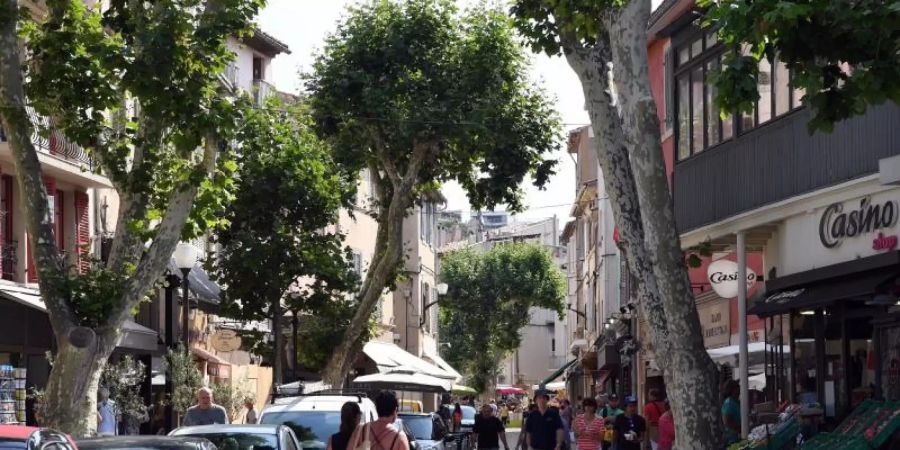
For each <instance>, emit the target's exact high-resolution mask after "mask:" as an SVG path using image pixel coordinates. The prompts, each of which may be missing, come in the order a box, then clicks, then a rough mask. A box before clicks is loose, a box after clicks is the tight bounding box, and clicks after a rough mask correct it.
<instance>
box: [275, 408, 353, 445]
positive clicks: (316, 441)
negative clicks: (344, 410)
mask: <svg viewBox="0 0 900 450" xmlns="http://www.w3.org/2000/svg"><path fill="white" fill-rule="evenodd" d="M260 422H261V423H268V424H278V425H287V426H289V427H291V429H293V430H294V434H296V435H297V438H298V439H300V441H302V442H303V448H311V447H312V448H325V444H326V443H327V442H328V438H330V437H331V435H332V434H335V433H337V432H338V429H339V428H340V427H341V413H340V411H286V412H271V413H266V414H263V416H262V420H261V421H260Z"/></svg>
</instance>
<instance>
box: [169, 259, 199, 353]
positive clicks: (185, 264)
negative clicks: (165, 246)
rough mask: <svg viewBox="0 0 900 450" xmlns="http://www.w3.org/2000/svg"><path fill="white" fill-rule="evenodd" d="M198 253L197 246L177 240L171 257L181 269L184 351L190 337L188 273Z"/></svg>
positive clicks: (188, 345)
mask: <svg viewBox="0 0 900 450" xmlns="http://www.w3.org/2000/svg"><path fill="white" fill-rule="evenodd" d="M199 253H200V252H199V251H198V250H197V247H194V246H193V245H191V244H190V243H187V242H179V243H178V246H177V247H175V252H174V253H173V254H172V257H173V258H174V259H175V267H178V268H179V269H181V289H182V294H181V295H182V300H181V311H182V312H181V327H182V328H181V333H182V340H183V341H184V350H185V351H188V349H189V348H190V339H191V338H190V331H189V330H188V313H189V308H190V302H189V301H188V288H189V287H190V285H189V282H188V274H189V273H190V272H191V269H192V268H193V267H194V264H197V258H198V257H199Z"/></svg>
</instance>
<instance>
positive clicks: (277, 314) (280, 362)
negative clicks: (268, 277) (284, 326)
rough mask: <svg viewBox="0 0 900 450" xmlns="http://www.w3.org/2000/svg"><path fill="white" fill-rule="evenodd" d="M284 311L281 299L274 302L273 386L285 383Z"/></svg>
mask: <svg viewBox="0 0 900 450" xmlns="http://www.w3.org/2000/svg"><path fill="white" fill-rule="evenodd" d="M283 316H284V311H283V310H282V309H281V298H279V299H277V300H275V301H274V302H272V337H273V338H274V339H275V358H274V361H272V372H273V375H272V384H274V385H275V386H276V387H277V386H280V385H281V383H282V382H283V381H284V340H283V339H282V338H283V337H284V336H283V334H282V333H281V320H282V318H283Z"/></svg>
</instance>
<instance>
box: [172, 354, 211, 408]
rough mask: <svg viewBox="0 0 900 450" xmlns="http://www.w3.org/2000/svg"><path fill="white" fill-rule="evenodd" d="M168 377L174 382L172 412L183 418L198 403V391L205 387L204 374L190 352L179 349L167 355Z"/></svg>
mask: <svg viewBox="0 0 900 450" xmlns="http://www.w3.org/2000/svg"><path fill="white" fill-rule="evenodd" d="M166 376H167V377H170V378H171V380H172V386H174V387H175V392H174V393H173V394H172V398H171V399H170V401H171V402H172V410H173V411H175V412H176V413H177V414H179V415H181V416H183V415H184V414H185V413H186V412H187V409H188V408H190V407H191V406H193V405H194V403H196V400H197V391H199V390H200V388H202V387H203V374H202V373H200V369H198V368H197V363H195V362H194V356H193V355H191V353H190V352H189V351H186V350H185V349H182V348H179V349H176V350H169V352H168V353H167V354H166Z"/></svg>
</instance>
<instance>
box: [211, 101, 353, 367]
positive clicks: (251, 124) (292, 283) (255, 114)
mask: <svg viewBox="0 0 900 450" xmlns="http://www.w3.org/2000/svg"><path fill="white" fill-rule="evenodd" d="M305 117H306V113H305V111H304V109H303V107H302V106H299V105H294V106H289V105H283V104H280V103H277V102H275V101H274V100H273V101H272V102H270V103H269V104H268V105H267V108H265V109H259V110H247V111H246V112H245V115H244V116H243V125H242V127H241V129H240V130H239V132H238V133H237V139H238V140H239V141H240V142H241V150H240V153H239V154H238V155H237V166H238V167H237V177H236V187H237V190H236V195H235V197H234V198H233V199H232V201H231V202H230V203H229V205H228V208H227V210H226V211H225V214H224V215H223V216H222V221H223V222H224V223H227V226H226V227H224V228H222V229H221V230H219V231H218V233H217V235H216V237H215V238H216V241H217V242H218V243H219V244H220V245H221V251H220V254H219V258H217V259H215V260H213V261H211V262H210V268H211V273H212V274H213V276H214V277H215V278H216V279H217V281H218V282H219V283H221V284H223V285H226V286H228V290H227V291H225V292H224V293H223V298H222V305H221V308H222V314H223V315H224V316H226V317H231V318H234V319H238V320H243V321H253V320H266V319H270V318H271V317H272V309H271V308H272V305H274V304H275V302H277V301H280V300H282V299H283V301H284V303H285V305H284V306H285V307H286V309H287V310H291V311H297V312H301V313H310V314H314V315H320V314H324V315H326V316H334V315H337V312H336V311H342V309H341V308H343V305H345V303H346V297H347V296H348V295H349V294H350V293H353V292H355V291H356V289H357V285H358V276H357V274H356V273H355V272H354V271H353V269H352V264H351V263H350V261H351V258H352V255H351V253H350V250H349V249H347V248H345V247H344V245H343V242H342V239H343V236H342V235H340V234H339V233H336V232H333V231H328V230H329V227H330V226H331V225H332V224H334V223H336V222H337V219H338V212H339V210H340V208H341V207H346V206H348V205H349V202H350V199H351V198H352V194H353V189H354V185H353V184H352V183H351V182H349V181H348V180H347V179H345V178H343V177H342V175H341V173H340V171H339V170H338V168H337V166H336V164H335V163H334V162H333V160H332V158H331V156H330V154H329V151H328V148H327V146H326V145H325V144H324V143H323V142H321V141H319V140H318V139H317V138H316V137H315V135H314V134H313V133H312V132H311V131H310V130H309V127H308V126H307V124H306V123H305V122H304V119H305ZM289 292H290V293H289ZM325 348H327V347H324V348H323V349H325Z"/></svg>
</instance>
